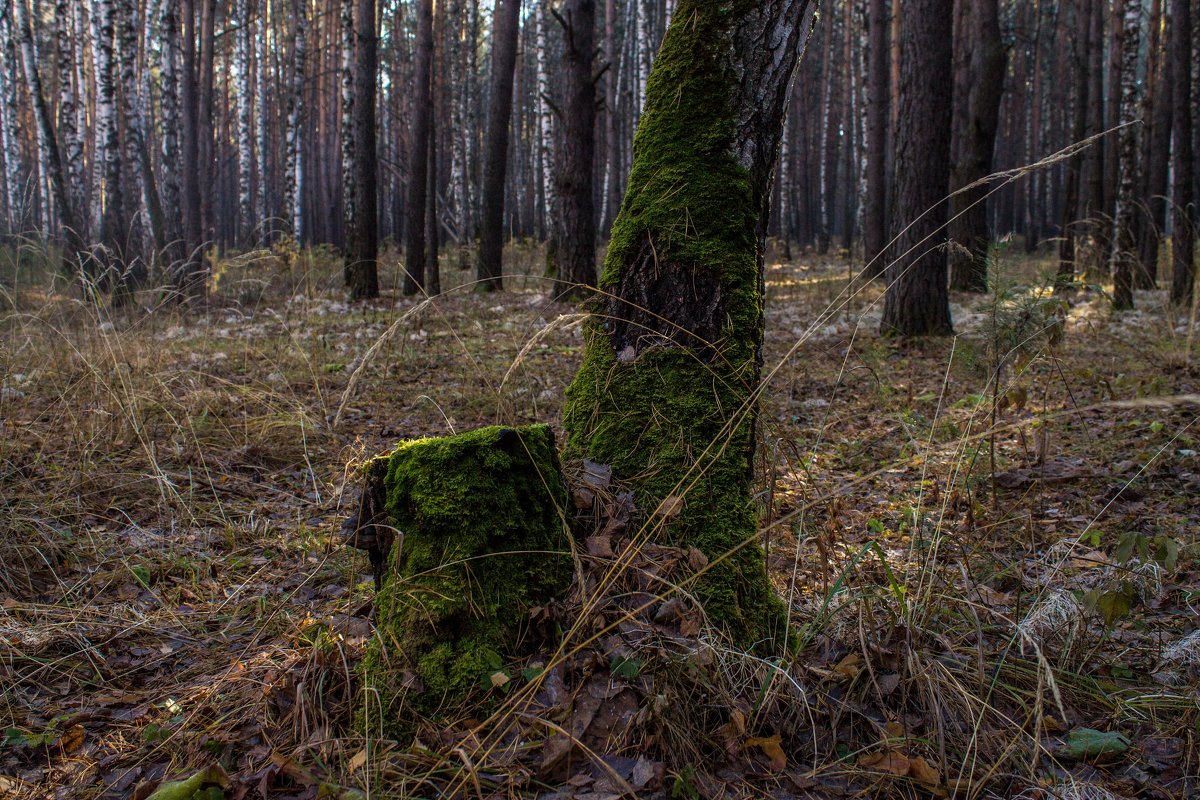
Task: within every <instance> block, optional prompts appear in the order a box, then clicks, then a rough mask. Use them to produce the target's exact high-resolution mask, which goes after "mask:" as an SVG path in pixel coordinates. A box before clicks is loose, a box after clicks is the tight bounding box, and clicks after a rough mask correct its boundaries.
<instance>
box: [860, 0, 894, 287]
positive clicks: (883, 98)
mask: <svg viewBox="0 0 1200 800" xmlns="http://www.w3.org/2000/svg"><path fill="white" fill-rule="evenodd" d="M887 6H888V4H887V0H870V6H869V11H868V17H867V33H868V36H869V37H870V41H869V42H868V46H867V197H866V201H867V204H866V210H865V213H864V214H863V259H864V261H866V263H867V265H868V266H867V274H866V275H865V277H867V278H877V277H879V276H880V275H882V274H883V269H884V266H885V265H886V258H885V255H884V253H883V249H884V247H885V246H886V245H887V191H888V190H887V184H888V180H887V178H888V176H887V139H888V135H887V124H888V97H889V95H890V87H889V86H888V77H889V74H888V66H889V49H888V22H889V17H888V7H887Z"/></svg>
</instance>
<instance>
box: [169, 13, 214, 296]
mask: <svg viewBox="0 0 1200 800" xmlns="http://www.w3.org/2000/svg"><path fill="white" fill-rule="evenodd" d="M201 2H202V3H203V2H207V0H201ZM169 4H170V3H169V2H168V3H167V5H169ZM179 10H180V19H181V20H182V24H181V26H180V31H179V35H180V41H181V42H182V48H181V49H182V61H183V72H182V75H181V76H180V81H179V99H180V105H181V106H182V107H183V110H182V114H181V115H180V117H181V119H180V123H181V124H180V126H179V129H180V132H181V136H180V139H181V145H182V148H181V150H182V152H181V153H180V156H179V163H180V172H181V181H180V184H181V189H182V195H183V202H182V204H181V205H182V208H183V241H184V252H185V254H186V255H185V258H184V260H183V261H182V262H180V263H179V266H178V268H177V269H176V274H175V279H174V280H173V281H172V288H173V290H174V293H175V296H176V298H177V299H179V300H182V301H185V302H186V301H191V300H194V299H197V298H200V297H202V296H203V295H204V293H205V291H206V290H207V286H206V283H205V270H204V255H203V253H202V252H201V249H202V246H203V238H204V227H203V217H202V207H201V199H200V181H201V175H202V169H201V159H202V157H203V148H202V147H201V142H200V140H201V120H200V97H199V95H200V87H199V81H198V71H197V69H198V64H197V61H198V59H197V52H196V17H197V14H196V10H197V9H196V5H195V0H180V5H179Z"/></svg>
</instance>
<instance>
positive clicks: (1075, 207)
mask: <svg viewBox="0 0 1200 800" xmlns="http://www.w3.org/2000/svg"><path fill="white" fill-rule="evenodd" d="M1071 11H1072V12H1073V13H1072V16H1073V23H1074V25H1073V28H1074V38H1073V41H1072V50H1071V83H1072V85H1073V87H1074V91H1075V94H1074V102H1073V104H1072V106H1071V116H1070V119H1071V124H1070V131H1071V141H1072V142H1080V141H1082V140H1083V139H1084V137H1085V136H1086V135H1087V114H1088V101H1089V99H1090V98H1089V94H1090V91H1091V82H1090V81H1089V79H1088V50H1087V47H1088V42H1089V40H1088V36H1089V34H1088V31H1089V30H1090V29H1091V25H1092V22H1091V19H1092V14H1095V13H1098V12H1097V11H1096V10H1095V7H1094V4H1093V3H1091V2H1089V0H1072V3H1071ZM1083 166H1084V153H1082V152H1080V153H1076V154H1075V155H1073V156H1071V158H1070V159H1069V160H1068V161H1067V166H1066V174H1065V176H1064V178H1063V180H1064V183H1065V186H1064V195H1065V196H1064V199H1063V213H1062V238H1061V239H1060V240H1059V245H1058V274H1057V277H1056V278H1055V281H1056V285H1057V286H1058V287H1066V286H1069V285H1070V284H1071V283H1072V282H1073V281H1074V280H1075V273H1076V271H1077V265H1078V261H1079V248H1078V247H1077V243H1078V241H1079V238H1080V235H1081V233H1082V231H1081V230H1080V224H1081V220H1083V219H1084V217H1085V215H1086V209H1085V206H1084V203H1083V193H1082V191H1081V190H1082V186H1081V184H1082V180H1083V174H1082V173H1083Z"/></svg>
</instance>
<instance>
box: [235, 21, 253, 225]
mask: <svg viewBox="0 0 1200 800" xmlns="http://www.w3.org/2000/svg"><path fill="white" fill-rule="evenodd" d="M235 13H236V19H237V25H238V29H237V33H236V37H235V38H234V51H233V72H234V75H235V76H236V78H237V150H238V226H237V230H238V241H239V244H241V245H242V246H243V247H245V246H248V245H249V244H250V243H251V241H253V238H254V227H255V219H254V193H253V186H252V181H253V177H254V172H253V168H254V144H253V141H252V137H253V135H254V133H253V122H254V120H253V116H252V106H251V105H250V86H251V77H250V42H251V37H252V36H253V33H254V31H253V28H254V23H253V22H252V21H251V19H250V0H237V2H236V9H235Z"/></svg>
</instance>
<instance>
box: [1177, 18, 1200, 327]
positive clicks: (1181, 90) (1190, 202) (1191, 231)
mask: <svg viewBox="0 0 1200 800" xmlns="http://www.w3.org/2000/svg"><path fill="white" fill-rule="evenodd" d="M1171 16H1172V28H1171V83H1172V84H1173V87H1172V91H1173V94H1172V102H1173V104H1174V145H1175V147H1174V153H1175V164H1174V167H1175V187H1174V192H1173V194H1172V197H1171V201H1172V215H1173V216H1172V222H1173V223H1174V241H1173V242H1172V253H1173V258H1172V262H1173V263H1172V269H1171V302H1173V303H1177V304H1179V305H1182V306H1190V305H1191V303H1192V298H1193V293H1194V292H1195V285H1196V267H1195V263H1196V262H1195V248H1196V206H1195V203H1196V197H1195V196H1194V195H1193V194H1192V192H1193V186H1194V182H1195V169H1196V163H1195V157H1196V154H1195V152H1194V151H1193V150H1192V139H1193V134H1194V131H1193V126H1194V125H1195V124H1196V119H1195V118H1194V117H1193V109H1194V105H1193V102H1194V101H1193V99H1194V97H1195V93H1196V90H1197V87H1196V86H1193V85H1192V67H1191V63H1190V62H1191V58H1190V57H1191V49H1192V42H1191V39H1192V26H1193V25H1195V24H1196V22H1197V20H1196V19H1195V18H1193V16H1192V9H1191V0H1171Z"/></svg>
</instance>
